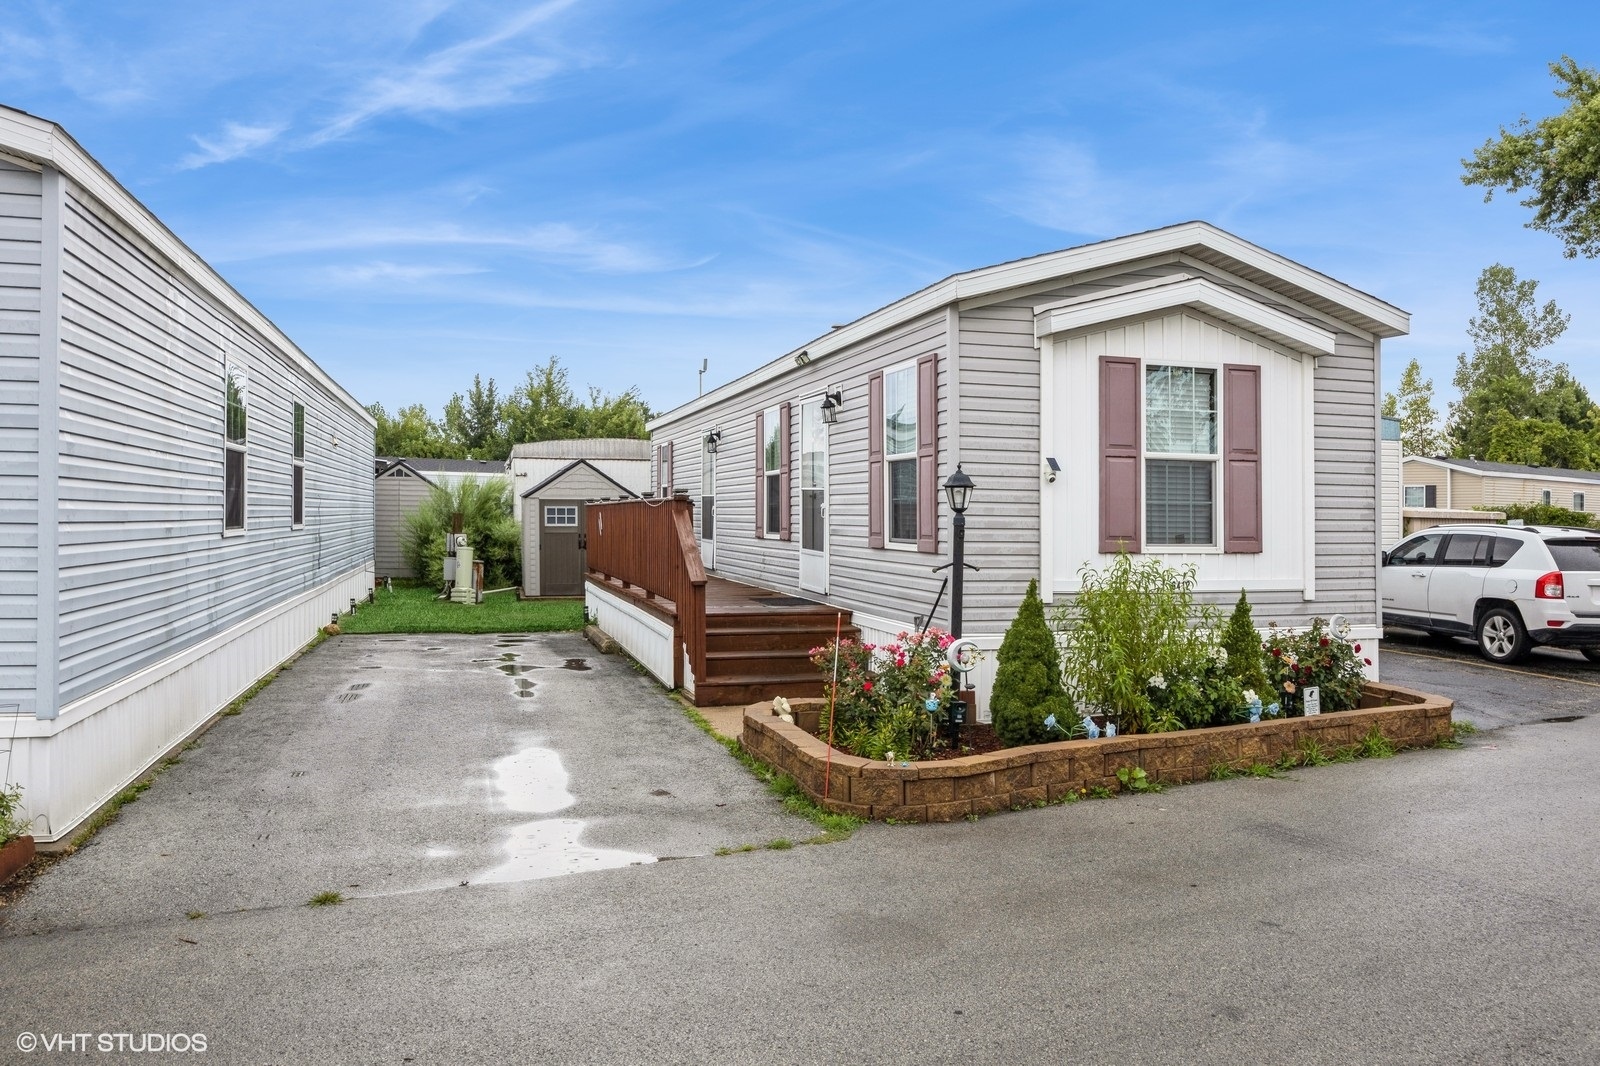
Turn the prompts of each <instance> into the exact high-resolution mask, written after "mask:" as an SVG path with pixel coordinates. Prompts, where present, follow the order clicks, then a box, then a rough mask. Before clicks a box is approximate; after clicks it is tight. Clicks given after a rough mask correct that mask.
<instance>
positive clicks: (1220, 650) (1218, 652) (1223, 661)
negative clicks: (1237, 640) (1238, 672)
mask: <svg viewBox="0 0 1600 1066" xmlns="http://www.w3.org/2000/svg"><path fill="white" fill-rule="evenodd" d="M1211 657H1212V658H1213V659H1215V660H1216V661H1217V665H1218V666H1227V665H1228V649H1227V648H1224V647H1223V646H1222V645H1220V644H1219V645H1217V646H1216V648H1215V649H1214V650H1213V651H1212V652H1211Z"/></svg>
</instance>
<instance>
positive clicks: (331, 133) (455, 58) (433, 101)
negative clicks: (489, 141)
mask: <svg viewBox="0 0 1600 1066" xmlns="http://www.w3.org/2000/svg"><path fill="white" fill-rule="evenodd" d="M576 2H577V0H548V2H546V3H543V4H539V5H537V6H534V7H531V8H528V9H526V10H524V11H522V12H519V13H518V14H517V15H515V16H513V17H512V18H510V19H508V20H506V21H505V22H503V23H502V24H501V25H500V26H498V27H496V28H495V29H494V30H492V31H490V32H489V33H485V34H482V35H480V36H477V37H473V38H469V39H468V40H465V41H460V42H458V43H456V44H453V45H450V46H449V47H447V48H441V49H439V50H437V51H435V52H432V53H431V54H429V55H427V56H424V57H423V58H422V59H421V60H419V61H417V62H415V63H411V64H404V65H398V66H396V67H394V68H392V69H389V70H386V71H384V72H382V73H380V74H377V75H375V76H373V77H371V78H369V79H368V80H367V81H366V82H364V83H363V84H362V85H360V86H359V87H358V88H357V89H356V90H355V91H354V92H353V93H351V95H350V97H349V99H348V100H347V101H346V103H345V106H344V107H343V109H342V110H341V111H340V112H339V113H338V114H337V115H335V116H334V118H332V119H331V120H329V121H327V122H325V123H324V124H323V125H322V126H321V127H320V128H318V129H317V130H316V131H314V132H313V133H312V134H311V135H310V136H309V137H307V138H306V141H305V144H306V146H307V147H315V146H317V145H320V144H326V143H327V142H329V141H334V140H338V139H339V138H341V137H344V136H347V135H348V134H350V133H351V132H352V131H354V130H355V129H357V128H358V127H360V126H362V125H363V124H365V123H367V122H370V121H371V120H373V119H375V118H378V117H380V116H382V115H385V114H390V113H405V114H429V113H449V112H455V111H466V110H472V109H476V108H483V107H495V106H500V105H503V104H508V103H513V102H517V101H520V100H523V99H526V98H527V96H528V94H529V92H530V91H531V90H532V88H533V87H534V86H536V85H538V84H539V83H541V82H543V81H545V80H547V79H549V78H550V77H551V76H552V75H554V74H556V73H557V72H559V71H561V70H563V69H565V68H566V67H567V66H568V63H569V60H568V59H567V58H565V57H558V56H556V55H553V54H550V53H549V52H535V51H531V50H530V49H529V48H528V41H527V38H528V36H529V35H530V34H531V33H532V31H533V30H535V29H536V28H539V27H541V26H544V25H545V24H547V23H548V22H550V21H551V20H552V19H553V18H555V17H556V16H557V15H559V14H561V13H562V12H563V11H566V10H567V9H568V8H570V7H572V6H573V5H574V4H575V3H576Z"/></svg>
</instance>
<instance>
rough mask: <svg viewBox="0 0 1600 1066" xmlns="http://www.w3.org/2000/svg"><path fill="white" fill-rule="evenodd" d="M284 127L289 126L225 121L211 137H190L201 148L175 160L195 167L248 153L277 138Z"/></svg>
mask: <svg viewBox="0 0 1600 1066" xmlns="http://www.w3.org/2000/svg"><path fill="white" fill-rule="evenodd" d="M287 128H288V126H287V125H286V124H284V123H281V122H279V123H267V124H265V125H260V126H248V125H245V124H244V123H240V122H227V123H224V124H223V127H222V132H221V133H220V134H218V135H216V136H214V137H201V136H198V135H196V136H195V137H194V138H193V140H194V143H195V144H196V145H197V146H198V147H199V149H200V150H199V151H198V152H190V153H189V154H188V155H186V156H184V157H183V159H182V160H181V161H180V162H179V163H178V169H179V170H194V169H196V168H198V167H205V166H210V165H211V164H213V163H226V162H228V161H229V160H230V159H238V158H239V157H240V156H243V155H249V154H250V153H251V152H254V151H255V150H256V149H258V148H262V147H265V146H266V145H268V144H271V143H272V142H273V141H275V140H277V139H278V137H279V136H281V135H282V133H283V131H284V130H285V129H287Z"/></svg>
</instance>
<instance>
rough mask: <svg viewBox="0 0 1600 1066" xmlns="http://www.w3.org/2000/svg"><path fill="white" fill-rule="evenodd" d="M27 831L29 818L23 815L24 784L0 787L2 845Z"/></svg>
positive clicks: (0, 836)
mask: <svg viewBox="0 0 1600 1066" xmlns="http://www.w3.org/2000/svg"><path fill="white" fill-rule="evenodd" d="M27 832H28V820H27V819H26V818H24V817H23V816H22V786H21V785H12V786H11V787H9V788H5V787H0V847H4V846H5V845H7V844H9V843H11V842H12V841H13V840H15V839H16V838H17V837H20V836H25V835H26V834H27Z"/></svg>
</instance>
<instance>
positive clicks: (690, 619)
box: [586, 497, 706, 685]
mask: <svg viewBox="0 0 1600 1066" xmlns="http://www.w3.org/2000/svg"><path fill="white" fill-rule="evenodd" d="M586 518H587V521H586V525H587V527H588V528H587V530H586V535H587V538H588V567H589V569H590V570H591V571H592V572H594V573H597V574H599V575H600V576H602V577H607V578H616V579H617V580H619V581H621V582H623V583H624V584H626V585H633V586H636V587H638V588H640V589H643V590H644V591H645V593H646V594H647V595H648V596H651V597H655V596H662V597H665V598H666V599H669V600H671V601H672V602H673V604H674V605H675V606H676V608H677V611H676V613H677V623H676V629H677V631H678V640H679V642H680V644H681V648H680V649H678V650H677V652H678V653H677V656H676V659H675V662H674V669H673V674H674V679H675V680H676V681H677V682H678V684H679V685H681V684H682V683H683V679H682V678H681V677H678V676H677V674H678V672H679V665H680V664H681V663H682V661H683V658H684V656H685V655H687V657H688V660H689V666H690V669H692V670H693V671H694V676H695V678H696V679H697V680H698V679H700V678H704V677H705V676H706V568H705V563H704V562H703V561H702V560H701V558H700V544H699V542H698V541H696V540H695V537H694V504H693V502H691V501H690V500H689V499H688V498H686V497H674V498H673V499H670V500H620V501H616V502H613V503H591V504H589V505H588V508H587V516H586Z"/></svg>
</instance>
